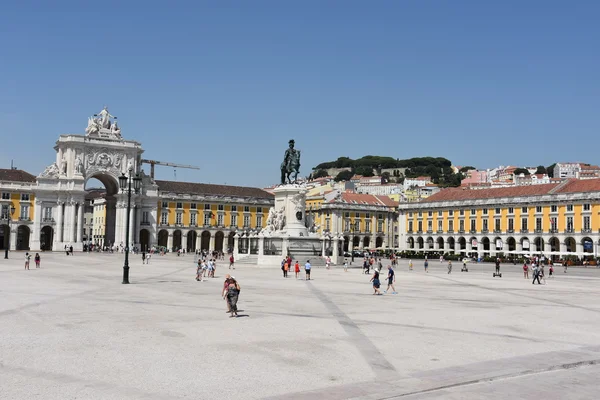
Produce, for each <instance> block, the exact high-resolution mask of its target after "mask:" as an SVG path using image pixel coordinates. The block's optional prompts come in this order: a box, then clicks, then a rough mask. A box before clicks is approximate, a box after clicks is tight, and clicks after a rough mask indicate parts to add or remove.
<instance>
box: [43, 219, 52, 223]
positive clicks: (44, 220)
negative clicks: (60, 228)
mask: <svg viewBox="0 0 600 400" xmlns="http://www.w3.org/2000/svg"><path fill="white" fill-rule="evenodd" d="M42 222H45V223H52V222H54V218H42Z"/></svg>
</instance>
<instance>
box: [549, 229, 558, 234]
mask: <svg viewBox="0 0 600 400" xmlns="http://www.w3.org/2000/svg"><path fill="white" fill-rule="evenodd" d="M550 233H558V229H550Z"/></svg>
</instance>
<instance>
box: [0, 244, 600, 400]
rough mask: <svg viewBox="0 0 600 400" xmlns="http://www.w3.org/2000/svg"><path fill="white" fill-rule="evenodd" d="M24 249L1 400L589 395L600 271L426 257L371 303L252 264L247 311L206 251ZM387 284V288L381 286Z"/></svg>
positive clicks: (355, 275)
mask: <svg viewBox="0 0 600 400" xmlns="http://www.w3.org/2000/svg"><path fill="white" fill-rule="evenodd" d="M22 259H23V254H21V253H17V252H13V253H11V259H10V260H0V399H260V398H269V399H365V400H366V399H399V398H409V399H467V398H473V399H475V398H477V399H481V398H485V399H505V398H522V399H539V398H544V399H564V398H569V399H591V398H597V396H598V395H597V387H598V386H597V378H596V377H597V376H598V374H599V373H600V368H599V366H598V362H600V318H599V317H600V293H599V291H598V284H599V283H600V270H598V269H591V268H590V269H575V268H571V269H570V270H569V272H568V273H567V274H564V273H563V272H562V269H557V270H556V275H557V276H556V277H555V278H554V279H547V282H548V284H547V285H545V286H537V285H535V286H533V285H532V284H531V280H529V281H526V280H524V279H523V277H522V276H523V275H522V271H521V267H520V266H512V265H503V266H502V272H503V277H502V278H492V271H493V269H494V266H493V265H487V264H482V265H470V270H469V272H468V273H465V272H463V273H461V272H460V265H459V264H457V265H455V266H454V271H453V272H452V274H450V275H448V274H447V273H446V265H445V264H439V262H438V261H432V262H431V263H430V272H429V273H428V274H425V273H424V272H423V268H422V261H416V262H415V270H414V271H412V272H409V271H408V267H407V262H406V261H401V263H400V265H399V266H398V268H397V283H396V285H397V289H398V292H399V294H398V295H390V294H386V295H383V296H373V295H372V294H371V293H372V289H371V286H370V284H369V282H368V280H369V277H368V276H366V275H364V274H362V273H361V270H360V269H350V270H349V271H348V272H347V273H345V272H343V271H342V270H341V268H339V267H338V268H335V269H333V270H325V269H323V268H317V269H315V270H313V278H314V279H313V280H311V281H304V280H298V281H297V280H296V279H294V277H293V274H290V275H291V277H290V278H288V279H283V278H282V277H281V274H280V271H279V270H277V269H257V268H251V267H247V266H243V267H242V266H240V267H239V268H238V269H237V270H236V271H235V272H234V275H235V276H236V277H237V278H238V279H239V281H240V284H241V286H242V292H241V294H240V302H239V308H240V309H241V310H243V311H242V312H241V314H242V315H243V316H241V317H239V318H229V317H228V314H226V313H225V309H226V308H225V302H224V301H223V300H222V299H221V297H220V296H219V293H220V288H221V285H222V282H223V279H222V277H223V275H224V274H225V273H227V272H229V271H228V270H227V264H226V263H225V262H221V263H220V264H219V267H218V269H217V276H218V278H215V279H211V280H209V281H208V282H196V281H195V280H194V276H195V266H194V263H193V256H190V255H187V256H185V257H176V256H174V255H167V256H164V257H160V256H154V257H153V258H152V260H151V264H150V265H141V257H140V256H133V257H132V261H131V266H132V268H131V277H130V280H131V282H132V284H131V285H122V284H121V273H122V262H123V255H122V254H112V255H111V254H92V255H89V254H75V255H74V256H69V257H67V256H65V255H64V254H62V253H56V254H48V253H43V254H42V268H41V269H38V270H36V269H35V265H34V264H33V262H32V266H31V270H30V271H24V270H23V269H22V268H23V261H22ZM383 283H384V279H382V284H383Z"/></svg>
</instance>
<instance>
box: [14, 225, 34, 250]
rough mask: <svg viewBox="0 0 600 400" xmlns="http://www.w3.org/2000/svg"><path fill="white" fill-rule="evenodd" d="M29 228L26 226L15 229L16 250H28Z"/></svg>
mask: <svg viewBox="0 0 600 400" xmlns="http://www.w3.org/2000/svg"><path fill="white" fill-rule="evenodd" d="M30 232H31V231H30V230H29V227H28V226H27V225H19V227H18V228H17V245H16V249H17V250H29V234H30Z"/></svg>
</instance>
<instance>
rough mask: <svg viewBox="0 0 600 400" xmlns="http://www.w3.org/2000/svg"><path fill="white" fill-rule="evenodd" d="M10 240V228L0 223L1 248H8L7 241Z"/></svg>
mask: <svg viewBox="0 0 600 400" xmlns="http://www.w3.org/2000/svg"><path fill="white" fill-rule="evenodd" d="M9 240H10V229H9V227H8V225H0V245H1V246H2V247H1V249H2V250H4V249H6V248H8V241H9Z"/></svg>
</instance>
